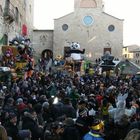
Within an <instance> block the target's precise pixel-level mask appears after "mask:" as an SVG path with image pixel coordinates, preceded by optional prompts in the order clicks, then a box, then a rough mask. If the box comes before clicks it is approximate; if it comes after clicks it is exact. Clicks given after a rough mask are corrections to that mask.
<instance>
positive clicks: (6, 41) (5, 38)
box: [3, 34, 8, 45]
mask: <svg viewBox="0 0 140 140" xmlns="http://www.w3.org/2000/svg"><path fill="white" fill-rule="evenodd" d="M3 45H8V36H7V34H4V35H3Z"/></svg>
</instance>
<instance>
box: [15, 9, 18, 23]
mask: <svg viewBox="0 0 140 140" xmlns="http://www.w3.org/2000/svg"><path fill="white" fill-rule="evenodd" d="M15 21H16V23H18V21H19V12H18V8H17V7H16V8H15Z"/></svg>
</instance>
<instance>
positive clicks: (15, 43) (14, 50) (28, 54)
mask: <svg viewBox="0 0 140 140" xmlns="http://www.w3.org/2000/svg"><path fill="white" fill-rule="evenodd" d="M30 43H31V42H30V39H29V38H25V37H22V36H16V37H15V38H13V39H12V40H10V41H9V45H4V46H2V53H3V58H2V60H3V63H2V66H6V67H10V68H11V70H12V69H14V70H15V71H16V72H17V73H18V72H19V71H20V72H21V71H22V72H23V71H26V70H27V69H28V68H27V67H28V66H29V63H30V64H31V62H32V61H34V60H33V49H32V48H31V47H30ZM32 66H33V62H32Z"/></svg>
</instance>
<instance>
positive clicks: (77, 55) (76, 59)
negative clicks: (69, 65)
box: [69, 42, 85, 72]
mask: <svg viewBox="0 0 140 140" xmlns="http://www.w3.org/2000/svg"><path fill="white" fill-rule="evenodd" d="M69 53H70V57H71V58H72V61H73V67H74V68H73V69H74V71H75V72H78V71H80V69H81V62H82V60H83V58H82V54H84V53H85V49H83V50H80V44H79V43H75V42H72V44H71V46H70V50H69Z"/></svg>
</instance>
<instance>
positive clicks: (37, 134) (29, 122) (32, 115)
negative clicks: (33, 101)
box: [22, 110, 43, 140]
mask: <svg viewBox="0 0 140 140" xmlns="http://www.w3.org/2000/svg"><path fill="white" fill-rule="evenodd" d="M36 119H37V114H36V112H35V110H30V112H25V113H24V117H23V123H22V129H29V130H30V131H31V140H38V139H39V138H41V137H42V136H43V128H42V126H39V124H38V122H37V120H36Z"/></svg>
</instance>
